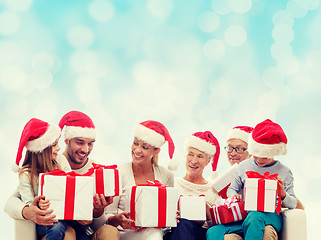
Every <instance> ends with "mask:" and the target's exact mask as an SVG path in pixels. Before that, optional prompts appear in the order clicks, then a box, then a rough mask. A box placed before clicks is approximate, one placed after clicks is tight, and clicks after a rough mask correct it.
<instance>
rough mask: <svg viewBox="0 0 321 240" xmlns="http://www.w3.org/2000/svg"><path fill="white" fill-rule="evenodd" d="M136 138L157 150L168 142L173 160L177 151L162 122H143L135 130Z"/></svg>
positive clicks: (169, 152)
mask: <svg viewBox="0 0 321 240" xmlns="http://www.w3.org/2000/svg"><path fill="white" fill-rule="evenodd" d="M134 137H136V138H137V139H140V140H142V141H144V142H146V143H148V144H150V145H151V146H154V147H157V148H160V147H161V146H163V145H164V143H165V142H166V141H167V142H168V154H169V157H170V158H171V159H172V158H173V154H174V150H175V145H174V142H173V140H172V138H171V136H170V135H169V132H168V130H167V128H166V127H165V126H164V125H163V124H161V123H160V122H157V121H153V120H148V121H144V122H141V123H140V124H138V125H137V126H136V127H135V128H134Z"/></svg>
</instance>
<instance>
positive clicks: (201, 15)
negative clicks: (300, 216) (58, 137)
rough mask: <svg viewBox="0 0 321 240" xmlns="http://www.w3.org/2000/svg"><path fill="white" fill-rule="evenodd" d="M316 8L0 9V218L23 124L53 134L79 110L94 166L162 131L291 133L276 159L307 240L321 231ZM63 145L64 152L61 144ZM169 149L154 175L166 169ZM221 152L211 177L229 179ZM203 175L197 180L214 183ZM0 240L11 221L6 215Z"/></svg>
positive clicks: (309, 1) (37, 3)
mask: <svg viewBox="0 0 321 240" xmlns="http://www.w3.org/2000/svg"><path fill="white" fill-rule="evenodd" d="M319 5H320V1H319V0H289V1H285V0H213V1H206V0H203V1H202V0H199V1H186V0H185V1H183V0H175V1H174V0H144V1H143V0H137V1H125V0H117V1H116V0H114V1H107V0H94V1H88V0H82V1H76V0H69V1H61V0H60V1H57V0H55V1H53V0H46V1H45V0H0V91H1V92H0V112H1V120H0V123H1V124H0V150H1V154H2V158H1V164H2V168H1V170H0V171H1V173H0V176H1V184H2V186H3V187H2V194H1V201H0V207H1V209H3V207H4V204H5V201H6V200H7V198H8V196H9V195H10V194H11V193H12V192H13V190H14V188H15V186H16V185H17V183H18V180H17V175H16V174H14V173H13V172H12V171H11V170H10V169H11V165H12V163H13V162H14V159H15V155H16V151H17V148H18V142H19V138H20V134H21V131H22V128H23V126H24V124H25V123H26V122H27V121H28V120H29V119H30V118H32V117H38V118H41V119H43V120H46V121H50V122H55V123H58V121H59V119H60V118H61V116H62V115H63V114H65V113H66V112H67V111H70V110H79V111H83V112H85V113H87V114H88V115H89V116H91V117H92V119H93V121H94V122H95V124H96V128H97V131H98V137H97V142H96V145H95V149H94V151H93V152H92V155H91V156H92V157H93V158H94V159H96V160H97V161H98V162H101V163H105V164H109V163H118V164H121V163H124V162H126V161H130V160H131V157H130V145H131V142H132V129H133V128H134V126H135V125H136V124H138V123H139V122H141V121H144V120H148V119H154V120H158V121H160V122H162V123H164V125H166V126H167V128H168V129H169V131H170V133H171V135H172V137H173V139H174V142H175V144H176V151H175V154H174V158H175V159H177V160H179V161H180V166H179V168H178V170H177V171H176V173H175V175H176V176H182V175H183V174H184V173H185V168H184V163H183V162H184V150H183V143H184V140H185V138H186V137H187V136H189V135H190V134H192V133H193V132H196V131H204V130H210V131H212V132H213V134H214V135H215V136H216V137H217V138H218V139H219V141H220V144H221V146H224V144H225V136H226V134H227V132H228V130H229V129H230V128H232V127H234V126H236V125H251V126H255V124H256V123H258V122H260V121H262V120H264V119H266V118H270V119H272V120H273V121H276V122H278V123H279V124H280V125H281V126H282V127H283V129H284V131H285V132H286V134H287V136H288V139H289V143H288V155H287V156H285V157H282V158H279V159H280V160H281V161H282V162H284V163H285V164H286V165H288V166H289V167H290V168H291V169H292V170H293V174H294V177H295V191H296V194H297V196H298V198H299V199H301V200H302V202H303V204H304V205H305V207H306V213H307V217H308V239H316V238H318V236H319V234H318V229H320V227H321V226H320V220H321V219H320V212H321V205H320V197H321V194H320V191H319V190H317V189H318V188H319V187H317V186H318V183H319V181H320V180H321V176H320V169H321V161H320V160H321V159H320V150H319V145H318V142H319V138H320V135H321V130H320V129H321V128H320V122H321V121H320V120H321V111H320V100H321V94H320V92H321V91H320V90H321V84H320V79H321V63H320V59H321V34H320V33H321V31H320V25H321V14H320V13H321V12H320V6H319ZM60 146H61V148H62V150H61V152H62V151H63V149H64V143H63V141H60ZM168 163H169V158H168V154H167V146H164V147H163V149H162V151H161V155H160V164H161V165H164V166H167V164H168ZM227 167H228V164H227V159H226V155H225V152H224V151H222V154H221V157H220V161H219V165H218V171H224V170H225V169H227ZM210 170H211V169H210V167H208V168H207V169H206V171H205V173H204V175H205V176H207V175H209V174H210ZM0 226H1V227H0V228H1V229H0V235H1V238H2V239H13V236H14V234H13V221H12V220H11V219H10V218H9V217H8V216H7V215H6V214H5V213H2V214H1V217H0Z"/></svg>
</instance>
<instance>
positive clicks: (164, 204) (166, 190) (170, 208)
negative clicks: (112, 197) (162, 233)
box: [125, 180, 178, 227]
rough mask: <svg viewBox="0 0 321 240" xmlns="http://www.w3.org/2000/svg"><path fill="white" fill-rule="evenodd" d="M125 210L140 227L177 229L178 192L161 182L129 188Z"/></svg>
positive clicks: (148, 182)
mask: <svg viewBox="0 0 321 240" xmlns="http://www.w3.org/2000/svg"><path fill="white" fill-rule="evenodd" d="M125 196H126V202H125V204H126V205H125V210H126V211H128V212H130V218H131V219H132V220H134V221H135V225H136V226H138V227H176V226H177V221H176V216H177V214H176V211H177V202H178V190H177V189H176V188H173V187H166V186H164V185H163V184H162V183H161V182H159V181H157V180H155V181H147V184H142V185H137V186H133V187H127V188H126V190H125Z"/></svg>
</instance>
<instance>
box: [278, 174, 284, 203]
mask: <svg viewBox="0 0 321 240" xmlns="http://www.w3.org/2000/svg"><path fill="white" fill-rule="evenodd" d="M277 179H278V182H279V185H280V189H281V199H282V200H283V199H284V198H285V196H286V191H285V189H284V182H283V181H282V179H281V178H280V177H277Z"/></svg>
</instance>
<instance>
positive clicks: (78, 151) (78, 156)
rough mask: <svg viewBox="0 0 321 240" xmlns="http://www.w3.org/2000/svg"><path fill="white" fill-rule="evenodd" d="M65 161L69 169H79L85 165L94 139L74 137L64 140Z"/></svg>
mask: <svg viewBox="0 0 321 240" xmlns="http://www.w3.org/2000/svg"><path fill="white" fill-rule="evenodd" d="M65 142H66V144H67V148H66V152H67V156H66V157H67V159H68V162H69V164H70V167H71V169H79V168H82V167H83V166H84V165H86V163H87V161H88V156H89V154H90V152H91V151H92V149H93V147H94V142H95V140H94V139H90V138H83V137H76V138H72V139H67V140H65Z"/></svg>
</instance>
